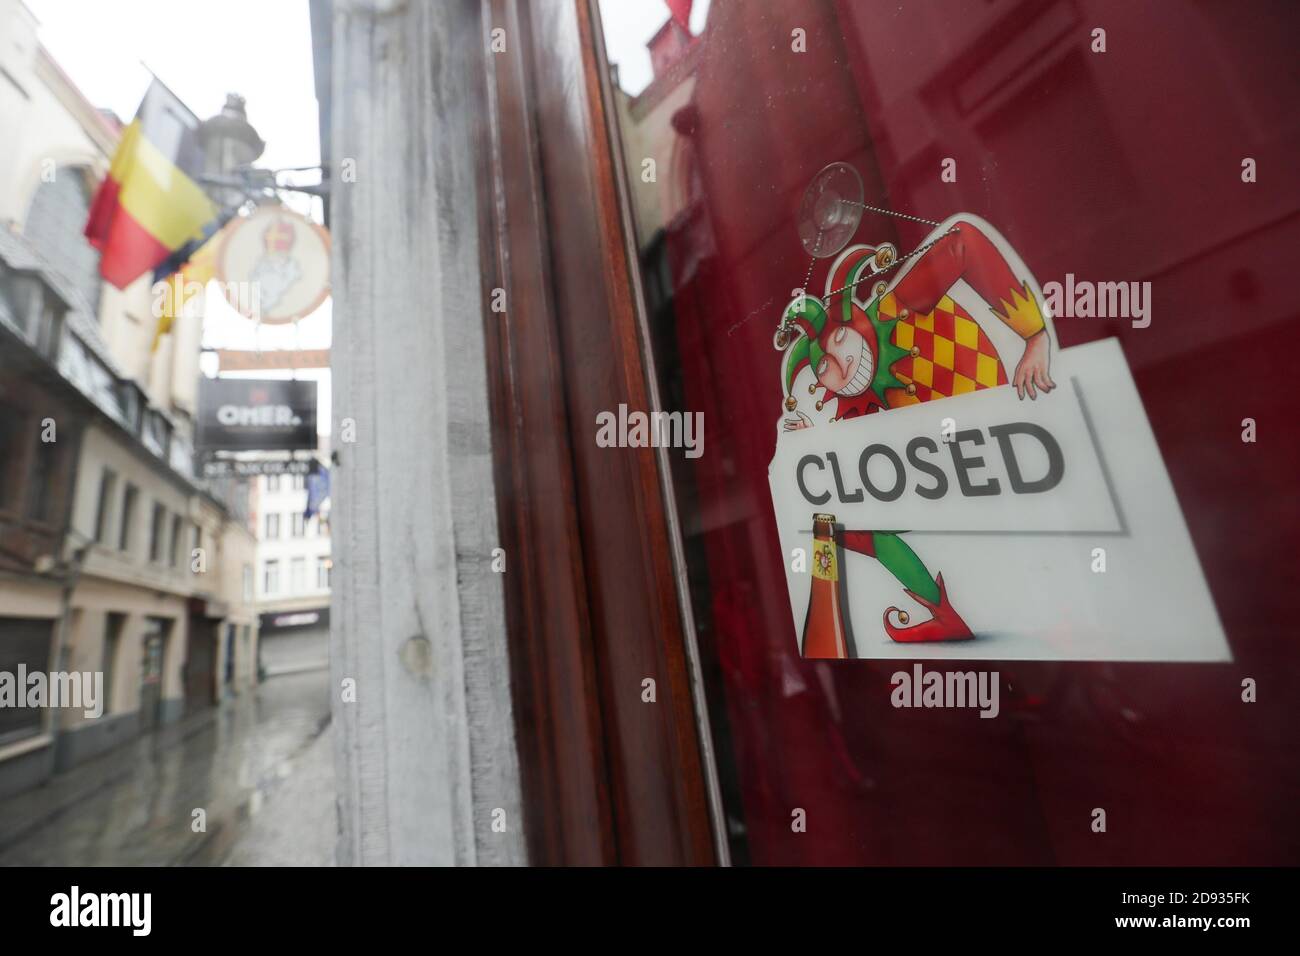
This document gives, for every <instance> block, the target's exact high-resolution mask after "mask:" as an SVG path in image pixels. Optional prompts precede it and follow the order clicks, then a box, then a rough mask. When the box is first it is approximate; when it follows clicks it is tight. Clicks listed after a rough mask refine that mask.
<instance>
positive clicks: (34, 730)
mask: <svg viewBox="0 0 1300 956" xmlns="http://www.w3.org/2000/svg"><path fill="white" fill-rule="evenodd" d="M53 638H54V619H53V618H24V617H0V673H2V674H17V673H18V668H19V666H22V667H25V668H26V669H27V671H28V672H29V673H30V672H33V671H48V670H49V669H50V653H51V649H52V647H53ZM44 720H45V709H44V708H42V707H0V746H3V745H5V744H7V743H12V742H13V741H15V740H22V739H23V738H24V737H33V736H35V735H37V734H39V733H40V732H41V730H42V729H43V727H44Z"/></svg>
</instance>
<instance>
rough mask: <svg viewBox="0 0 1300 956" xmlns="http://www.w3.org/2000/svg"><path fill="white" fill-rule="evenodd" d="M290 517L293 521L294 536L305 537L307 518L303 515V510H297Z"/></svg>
mask: <svg viewBox="0 0 1300 956" xmlns="http://www.w3.org/2000/svg"><path fill="white" fill-rule="evenodd" d="M289 518H290V521H291V522H292V528H293V532H292V533H293V536H294V537H295V538H301V537H303V536H304V535H305V534H306V533H307V520H306V519H305V518H304V517H303V514H302V512H301V511H295V512H294V513H293V514H292V515H290V516H289Z"/></svg>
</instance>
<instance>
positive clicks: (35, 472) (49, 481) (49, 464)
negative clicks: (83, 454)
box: [27, 427, 62, 522]
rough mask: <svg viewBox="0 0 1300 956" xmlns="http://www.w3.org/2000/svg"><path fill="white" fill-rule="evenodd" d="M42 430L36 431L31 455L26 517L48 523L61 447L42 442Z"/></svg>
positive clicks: (56, 443) (51, 518)
mask: <svg viewBox="0 0 1300 956" xmlns="http://www.w3.org/2000/svg"><path fill="white" fill-rule="evenodd" d="M43 432H44V428H43V427H42V428H38V429H37V430H36V449H35V452H34V453H33V455H32V468H31V475H30V477H29V479H28V482H27V517H29V518H31V519H32V520H33V521H44V522H50V521H53V520H54V518H55V514H54V490H55V486H56V484H57V482H58V477H59V456H60V454H61V453H62V446H61V445H60V444H59V443H58V442H57V441H45V440H44V435H43Z"/></svg>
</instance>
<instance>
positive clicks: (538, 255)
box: [479, 0, 617, 864]
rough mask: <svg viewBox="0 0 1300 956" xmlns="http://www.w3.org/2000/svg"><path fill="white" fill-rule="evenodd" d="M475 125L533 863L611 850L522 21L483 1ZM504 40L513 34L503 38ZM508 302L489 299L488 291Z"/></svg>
mask: <svg viewBox="0 0 1300 956" xmlns="http://www.w3.org/2000/svg"><path fill="white" fill-rule="evenodd" d="M483 11H484V35H485V38H484V43H485V49H487V48H488V47H487V44H488V41H489V37H490V31H491V30H492V29H493V28H494V27H497V26H500V27H503V28H504V29H505V30H506V34H507V38H508V41H507V49H506V52H505V53H501V54H490V53H489V54H488V55H487V64H486V67H487V68H486V71H485V83H486V98H485V102H486V104H487V115H486V117H485V120H486V122H485V123H484V126H483V130H482V133H481V143H480V149H479V155H480V157H481V160H480V176H479V182H480V203H479V205H480V209H481V211H482V215H483V219H484V225H483V229H482V232H481V235H482V245H483V248H482V256H483V264H484V265H483V285H484V290H483V292H484V294H483V301H484V302H486V303H488V304H489V311H488V312H486V313H485V315H484V323H485V327H486V328H485V333H486V345H487V361H488V387H489V400H490V404H491V411H492V445H493V458H494V462H495V478H496V485H497V502H498V504H497V512H498V521H499V524H500V532H501V539H502V547H503V548H504V549H505V552H506V556H507V562H508V564H507V571H506V576H505V585H506V587H505V592H506V620H507V627H508V630H509V634H510V647H511V676H512V681H513V684H514V695H513V696H514V705H515V722H516V727H517V736H518V746H519V754H520V765H521V772H522V776H523V788H524V806H525V813H526V815H527V832H528V835H529V852H530V857H531V858H532V861H533V862H534V863H540V864H601V863H614V862H617V855H616V852H615V844H614V834H613V825H612V820H611V814H610V809H609V788H608V779H607V773H608V771H607V766H606V755H605V740H604V732H603V729H602V722H601V714H600V707H599V693H598V690H597V681H596V670H595V661H594V656H593V653H592V641H591V623H590V620H589V617H588V612H587V602H588V597H587V588H586V580H585V574H586V572H585V569H584V566H583V555H582V548H581V541H580V536H579V531H578V518H577V511H576V502H575V499H574V476H573V453H572V449H571V448H570V436H569V422H568V414H567V410H566V408H565V404H564V384H563V369H562V367H561V357H560V345H559V342H558V339H557V327H556V326H557V322H556V318H555V314H554V311H553V305H552V303H553V295H552V292H551V276H550V265H549V250H548V246H549V243H548V236H547V232H546V230H547V226H546V222H545V218H544V213H545V210H544V203H545V197H544V195H543V192H542V185H541V171H540V169H539V167H538V161H537V151H538V145H537V128H536V120H535V115H534V107H533V102H532V99H533V97H532V91H531V89H530V86H529V83H530V81H529V79H528V74H529V72H530V71H529V69H528V63H527V59H528V52H529V51H528V48H527V45H526V44H525V43H523V42H522V39H521V38H522V37H523V35H524V30H526V29H527V27H526V26H524V25H522V24H521V23H520V15H519V14H520V11H519V8H518V6H517V5H516V4H515V3H513V2H510V0H485V2H484V4H483ZM510 39H513V40H514V42H510ZM497 289H502V290H504V294H505V306H506V309H505V312H504V313H499V312H493V311H490V309H491V303H492V302H493V301H494V296H495V295H496V290H497Z"/></svg>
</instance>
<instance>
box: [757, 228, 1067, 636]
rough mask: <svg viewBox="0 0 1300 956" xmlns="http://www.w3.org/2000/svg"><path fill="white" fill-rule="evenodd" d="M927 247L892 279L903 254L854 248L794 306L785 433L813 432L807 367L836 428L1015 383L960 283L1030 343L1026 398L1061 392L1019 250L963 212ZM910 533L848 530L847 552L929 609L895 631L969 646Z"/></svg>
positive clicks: (784, 346) (781, 334) (939, 580)
mask: <svg viewBox="0 0 1300 956" xmlns="http://www.w3.org/2000/svg"><path fill="white" fill-rule="evenodd" d="M918 248H919V249H922V250H924V251H923V252H920V254H917V255H914V257H913V258H911V259H910V260H909V261H907V262H905V263H904V264H903V265H902V266H901V267H900V269H899V272H898V274H897V276H895V277H894V279H893V280H892V282H886V281H884V279H883V278H874V276H876V274H877V273H880V272H883V271H884V270H886V269H888V268H889V267H891V266H892V265H894V258H895V255H896V253H895V252H894V249H893V247H892V246H890V245H888V244H883V245H881V246H879V247H873V246H869V245H851V246H849V247H848V248H846V249H845V250H844V251H843V252H842V253H840V255H839V257H838V258H837V259H836V260H835V262H834V264H833V265H832V266H831V269H830V272H829V274H828V275H827V277H826V294H825V295H824V296H823V297H822V298H817V297H816V296H811V295H806V294H805V295H801V296H798V297H796V298H795V299H794V300H792V301H791V303H790V304H789V305H788V306H787V307H786V309H785V311H784V313H783V315H782V319H781V324H780V326H779V327H778V328H777V332H776V337H775V339H774V345H775V346H776V348H777V349H778V350H780V351H781V352H783V353H784V359H783V363H782V385H783V388H784V392H785V396H786V397H785V412H786V414H787V415H788V417H786V418H785V419H784V420H783V423H782V427H783V428H784V429H785V430H787V431H792V430H794V429H800V428H808V427H811V426H812V425H813V424H814V423H813V420H812V418H810V417H809V416H808V415H807V414H805V413H804V412H803V411H802V410H801V409H800V408H799V398H798V397H796V395H795V380H796V378H797V377H798V375H799V373H800V371H801V370H803V369H805V368H810V369H811V370H812V373H813V375H814V376H815V377H816V382H815V383H813V384H810V385H809V386H808V392H809V394H810V395H815V394H816V393H817V391H818V390H823V394H822V396H821V397H820V398H818V399H817V400H816V402H815V408H816V410H817V411H818V412H822V410H823V409H827V410H828V411H829V412H830V417H829V421H830V422H837V421H842V420H843V419H846V418H856V417H858V416H859V415H871V414H875V413H877V412H882V411H887V410H889V409H891V408H898V407H900V406H903V405H915V404H918V403H920V402H930V401H934V400H936V399H942V398H948V397H951V396H956V395H964V394H966V393H968V392H975V391H979V390H980V389H985V388H995V387H997V386H999V385H1006V384H1007V373H1006V369H1005V366H1004V364H1003V360H1002V356H1001V355H1000V354H999V353H998V351H997V349H996V348H995V347H994V345H993V342H992V341H991V339H990V337H989V335H987V334H986V332H985V330H984V329H983V328H981V327H980V325H979V323H978V322H977V321H976V320H975V318H973V317H972V316H971V314H970V313H968V312H967V311H966V310H965V309H964V308H962V306H961V305H959V304H958V303H957V302H956V301H954V299H953V293H954V291H955V290H954V286H955V285H956V284H957V283H958V282H962V281H964V282H965V283H966V285H967V286H969V288H970V289H971V290H973V291H974V292H975V294H976V295H978V296H979V297H980V298H981V299H982V300H983V301H984V303H985V304H987V306H988V307H989V310H990V311H991V314H992V316H994V317H995V318H996V319H997V320H1000V321H1001V323H1003V324H1004V325H1005V326H1006V327H1007V328H1008V329H1009V330H1010V331H1011V332H1013V333H1015V337H1018V339H1019V340H1022V341H1023V342H1024V350H1023V352H1022V353H1021V354H1020V356H1019V359H1018V361H1017V363H1016V367H1015V372H1014V374H1013V375H1012V376H1011V384H1012V385H1014V386H1015V388H1016V392H1017V394H1018V395H1019V396H1020V398H1021V399H1022V400H1023V399H1024V397H1025V395H1028V396H1029V398H1030V399H1036V398H1037V397H1038V393H1039V392H1044V393H1045V392H1050V391H1051V390H1052V389H1053V388H1055V383H1053V381H1052V378H1051V375H1050V373H1049V370H1048V366H1049V362H1050V358H1051V355H1050V352H1051V345H1050V341H1051V340H1050V338H1049V333H1048V329H1047V323H1046V321H1045V319H1044V316H1043V314H1042V311H1041V310H1040V308H1039V304H1038V299H1037V297H1036V294H1035V291H1034V290H1033V289H1031V281H1030V277H1029V276H1028V273H1027V272H1025V273H1024V275H1023V277H1018V276H1017V274H1016V270H1015V269H1014V268H1013V267H1012V265H1011V263H1009V262H1008V255H1012V256H1014V253H1012V252H1011V247H1010V246H1009V245H1008V244H1007V242H1006V240H1005V239H1003V238H1002V236H1000V235H999V234H998V233H997V231H996V230H994V229H993V227H991V226H990V225H989V224H988V223H986V222H984V221H983V220H981V219H979V218H978V217H976V216H972V215H968V214H958V215H956V216H953V217H952V218H950V219H948V220H947V221H946V222H944V223H941V224H939V225H938V227H937V228H936V229H935V230H934V231H933V232H931V233H930V235H929V236H927V237H926V239H925V241H924V242H923V243H922V244H921V245H920V246H919V247H918ZM972 305H973V303H972ZM999 337H1000V338H1002V339H1004V340H1005V339H1007V338H1008V337H1007V336H999ZM1010 340H1011V341H1012V342H1014V341H1016V338H1011V339H1010ZM805 378H807V376H805ZM819 417H823V416H819ZM901 534H902V533H901V532H895V531H857V530H845V531H842V532H840V534H839V539H840V544H841V546H842V547H844V548H847V549H849V550H852V551H857V552H858V553H860V554H864V555H867V556H868V557H873V558H875V559H876V560H877V561H879V562H880V563H881V565H882V566H883V567H884V568H885V569H886V570H888V571H889V572H890V573H891V574H892V575H893V576H894V577H895V578H897V579H898V581H899V583H900V584H902V586H903V588H904V589H905V590H906V592H907V593H908V594H909V595H910V596H911V597H912V598H913V599H915V600H916V601H917V602H918V603H919V604H921V605H922V606H923V607H925V608H926V609H927V610H929V611H930V612H931V618H930V619H929V620H926V621H920V622H917V623H913V624H911V625H910V626H909V624H908V622H909V620H910V618H909V617H908V615H907V614H906V613H905V612H903V611H901V610H900V609H898V608H896V607H890V608H889V609H887V610H886V611H885V612H884V626H885V631H886V633H887V634H888V635H889V637H890V638H891V639H893V640H895V641H899V642H904V643H914V642H926V641H955V640H967V639H969V638H971V637H972V636H973V635H972V634H971V631H970V628H969V627H967V626H966V623H965V622H964V621H963V620H962V618H961V615H960V614H958V613H957V610H956V609H955V608H954V607H953V606H952V603H951V601H950V600H949V599H948V594H947V590H946V588H945V587H944V582H943V575H942V574H937V575H931V573H930V571H929V570H928V569H927V568H926V566H925V564H924V563H923V562H922V561H921V559H920V558H919V557H918V556H917V554H916V552H915V551H913V550H912V548H911V547H910V546H909V545H908V544H907V542H906V541H904V540H903V538H902V537H901ZM891 616H897V623H895V621H894V620H892V619H891Z"/></svg>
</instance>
